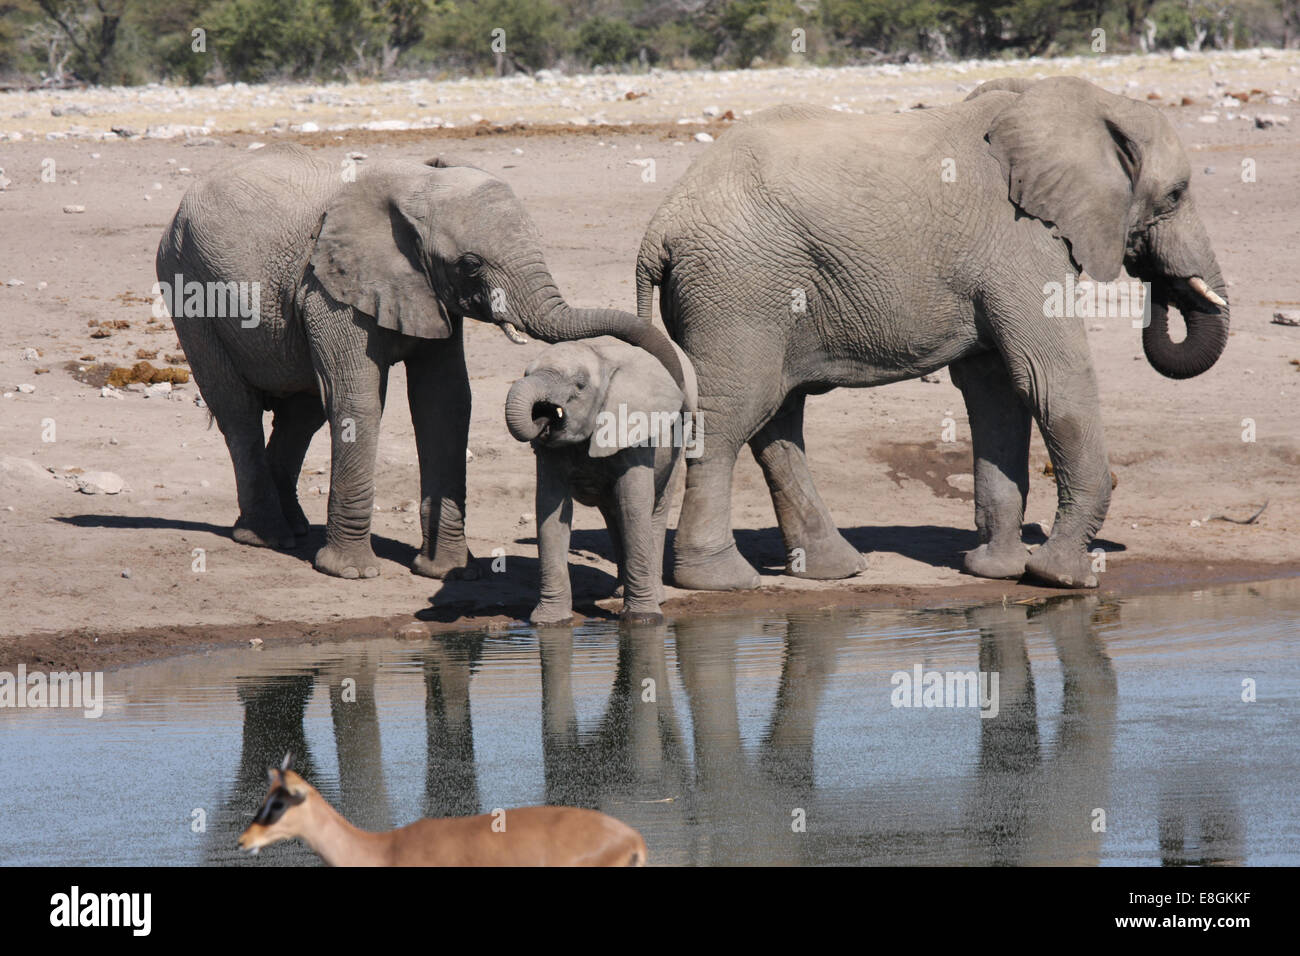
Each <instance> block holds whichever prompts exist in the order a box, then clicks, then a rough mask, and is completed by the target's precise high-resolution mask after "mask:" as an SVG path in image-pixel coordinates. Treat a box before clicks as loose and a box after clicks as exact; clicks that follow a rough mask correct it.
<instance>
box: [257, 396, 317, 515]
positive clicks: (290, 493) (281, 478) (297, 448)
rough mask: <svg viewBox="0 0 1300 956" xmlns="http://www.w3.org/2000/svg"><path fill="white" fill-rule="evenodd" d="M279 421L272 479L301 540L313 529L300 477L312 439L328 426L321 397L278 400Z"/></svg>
mask: <svg viewBox="0 0 1300 956" xmlns="http://www.w3.org/2000/svg"><path fill="white" fill-rule="evenodd" d="M272 408H273V409H274V410H275V421H274V423H273V425H272V427H271V440H270V441H268V442H267V443H266V455H267V458H268V459H269V461H270V464H271V478H272V480H273V481H274V482H275V490H276V493H277V494H278V495H279V498H280V512H281V513H282V514H283V515H284V520H285V521H287V522H288V523H289V527H290V529H291V530H292V531H293V533H294V534H295V535H297V536H298V537H300V538H301V537H302V536H303V535H305V534H306V533H307V532H308V530H310V525H309V524H308V522H307V516H306V515H305V514H303V511H302V506H301V505H299V504H298V475H299V473H300V472H301V471H302V460H303V458H304V457H305V456H306V454H307V447H308V446H309V445H310V444H311V439H312V436H313V435H315V434H316V432H317V431H318V430H319V429H320V427H321V425H323V424H324V423H325V409H324V407H323V406H322V405H321V401H320V396H319V395H317V394H315V393H314V392H310V393H309V392H301V393H298V394H296V395H286V396H284V397H283V398H279V399H276V401H275V402H274V403H273V404H272Z"/></svg>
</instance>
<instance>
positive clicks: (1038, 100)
mask: <svg viewBox="0 0 1300 956" xmlns="http://www.w3.org/2000/svg"><path fill="white" fill-rule="evenodd" d="M1138 106H1140V104H1136V103H1130V102H1129V101H1127V100H1125V99H1124V98H1123V97H1120V96H1115V95H1114V94H1112V93H1107V92H1106V91H1104V90H1101V89H1099V88H1097V87H1095V86H1093V85H1092V84H1091V83H1088V82H1086V81H1084V80H1080V79H1078V78H1076V77H1053V78H1051V79H1047V80H1041V81H1039V82H1038V83H1035V84H1033V85H1032V86H1029V87H1027V88H1026V89H1025V90H1024V92H1022V93H1020V95H1019V96H1017V97H1016V98H1015V100H1014V101H1012V102H1011V103H1010V104H1009V105H1008V106H1007V107H1006V108H1005V109H1003V110H1001V111H1000V112H999V113H998V114H997V115H996V116H995V117H994V118H993V121H992V124H991V126H990V128H989V131H988V134H987V136H986V137H985V138H986V139H987V140H988V143H989V146H990V148H991V151H992V153H993V155H994V156H995V157H996V158H997V161H998V163H999V164H1000V165H1001V167H1002V172H1003V175H1005V176H1006V178H1007V183H1008V186H1009V195H1010V198H1011V201H1012V202H1013V203H1015V204H1016V205H1017V206H1019V207H1020V208H1021V209H1023V210H1024V211H1025V212H1026V213H1028V214H1029V215H1031V216H1033V217H1034V218H1036V219H1041V220H1042V221H1043V222H1046V223H1049V224H1051V225H1053V226H1054V227H1055V232H1056V234H1057V235H1059V236H1061V237H1063V238H1064V239H1065V240H1066V241H1067V242H1069V244H1070V252H1071V254H1072V255H1073V257H1074V261H1075V262H1076V263H1078V265H1079V266H1080V268H1082V269H1084V270H1085V271H1086V272H1087V273H1088V274H1089V275H1090V276H1092V277H1093V278H1094V279H1098V280H1100V281H1102V282H1110V281H1111V280H1113V279H1114V278H1115V277H1116V276H1117V275H1119V270H1120V266H1121V265H1122V264H1123V261H1124V247H1125V244H1126V241H1127V239H1128V231H1129V222H1130V217H1131V216H1132V214H1133V212H1132V211H1133V208H1134V202H1133V184H1134V182H1135V181H1136V179H1137V177H1138V174H1139V171H1140V167H1141V162H1142V158H1141V153H1140V148H1139V146H1138V141H1137V138H1136V134H1135V132H1134V131H1132V129H1131V127H1132V126H1133V125H1134V123H1133V120H1134V116H1133V113H1134V112H1135V109H1136V107H1138Z"/></svg>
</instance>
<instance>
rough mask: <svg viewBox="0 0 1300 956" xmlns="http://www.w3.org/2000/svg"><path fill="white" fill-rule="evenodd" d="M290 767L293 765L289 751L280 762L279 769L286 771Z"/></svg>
mask: <svg viewBox="0 0 1300 956" xmlns="http://www.w3.org/2000/svg"><path fill="white" fill-rule="evenodd" d="M292 765H293V752H292V751H290V752H288V753H286V754H285V755H284V759H283V760H281V761H280V769H281V770H288V769H289V768H290V767H291V766H292Z"/></svg>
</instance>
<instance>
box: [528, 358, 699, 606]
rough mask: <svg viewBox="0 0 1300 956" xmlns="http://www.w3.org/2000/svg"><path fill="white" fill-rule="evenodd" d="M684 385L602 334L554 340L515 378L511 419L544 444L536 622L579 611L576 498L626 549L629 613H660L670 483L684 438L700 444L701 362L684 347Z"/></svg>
mask: <svg viewBox="0 0 1300 956" xmlns="http://www.w3.org/2000/svg"><path fill="white" fill-rule="evenodd" d="M678 358H679V360H680V362H681V366H682V371H683V379H684V382H683V386H682V387H680V388H679V387H678V385H677V383H676V382H675V381H674V380H673V377H672V376H670V375H669V374H668V372H667V371H666V370H665V368H664V366H663V364H662V363H660V362H659V361H658V360H656V359H655V357H654V356H652V355H651V354H650V353H648V352H646V351H645V350H643V349H640V348H636V347H635V346H631V345H628V344H626V343H625V342H620V341H618V340H617V339H613V338H610V337H608V336H603V337H600V338H594V339H587V340H584V341H582V342H564V343H561V344H559V345H553V346H551V347H550V348H548V349H546V350H545V351H544V352H543V353H542V354H541V356H540V357H539V358H537V359H536V360H535V361H534V362H533V363H532V364H531V365H529V366H528V368H527V370H526V371H525V373H524V377H523V378H521V379H520V380H519V381H517V382H515V383H514V385H513V386H512V387H511V389H510V395H509V397H508V398H507V399H506V424H507V425H508V426H509V428H510V434H512V435H514V437H515V438H517V439H519V441H526V442H531V443H532V445H533V448H534V450H535V451H536V453H537V550H538V556H539V558H540V561H541V577H542V587H541V591H542V593H541V600H540V601H539V603H538V605H537V607H536V608H534V609H533V613H532V620H533V622H534V623H539V624H542V623H557V622H563V621H568V620H569V619H570V618H571V617H572V616H573V594H572V592H571V590H570V586H569V571H568V553H569V529H570V526H571V523H572V520H573V499H574V498H577V499H578V501H580V502H581V503H582V504H585V505H594V506H595V507H597V508H599V509H600V513H601V514H602V515H603V516H604V518H605V526H606V527H607V528H608V529H609V536H610V539H611V540H612V542H613V545H614V554H615V557H616V559H617V560H618V577H619V581H620V582H621V583H622V585H623V614H622V617H623V619H624V620H633V621H637V622H648V623H656V622H659V621H662V620H663V618H662V616H661V615H660V613H659V603H660V602H661V601H662V600H663V550H664V531H665V525H666V523H667V518H668V489H669V485H670V482H671V481H672V477H673V474H674V471H675V469H676V465H677V460H678V458H680V457H681V452H682V449H683V447H685V448H686V449H687V453H688V454H690V453H691V452H692V450H693V449H694V448H696V447H698V443H699V442H700V441H701V440H702V436H701V435H700V434H699V433H698V431H697V429H698V426H699V422H698V420H696V418H695V415H694V412H693V410H694V408H695V373H694V370H693V369H692V368H691V365H690V361H689V360H688V359H687V358H686V355H685V354H684V353H682V352H681V351H680V350H678Z"/></svg>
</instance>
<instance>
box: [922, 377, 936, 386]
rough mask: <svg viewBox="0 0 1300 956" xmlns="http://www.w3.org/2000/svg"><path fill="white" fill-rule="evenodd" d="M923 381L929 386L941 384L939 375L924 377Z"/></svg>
mask: <svg viewBox="0 0 1300 956" xmlns="http://www.w3.org/2000/svg"><path fill="white" fill-rule="evenodd" d="M921 381H923V382H925V383H926V384H927V385H938V384H939V383H940V382H941V379H940V378H939V376H938V375H922V376H921Z"/></svg>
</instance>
